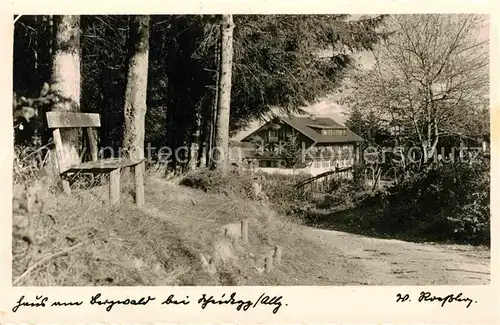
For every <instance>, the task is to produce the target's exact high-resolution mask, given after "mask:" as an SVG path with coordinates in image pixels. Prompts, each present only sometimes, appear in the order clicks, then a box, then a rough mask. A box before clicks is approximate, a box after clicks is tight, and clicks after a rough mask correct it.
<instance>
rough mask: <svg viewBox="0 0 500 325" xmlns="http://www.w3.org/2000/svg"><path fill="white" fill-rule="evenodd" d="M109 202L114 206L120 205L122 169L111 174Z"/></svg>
mask: <svg viewBox="0 0 500 325" xmlns="http://www.w3.org/2000/svg"><path fill="white" fill-rule="evenodd" d="M109 201H110V203H111V204H112V205H115V204H118V203H120V168H117V169H114V170H113V171H111V173H109Z"/></svg>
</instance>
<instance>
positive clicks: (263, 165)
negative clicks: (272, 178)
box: [240, 116, 363, 175]
mask: <svg viewBox="0 0 500 325" xmlns="http://www.w3.org/2000/svg"><path fill="white" fill-rule="evenodd" d="M361 141H363V139H362V138H361V137H360V136H358V135H356V134H355V133H353V132H352V131H350V130H349V129H348V128H346V127H345V126H343V125H341V124H339V123H337V122H335V121H334V120H332V119H330V118H327V117H315V116H278V117H275V118H273V119H272V120H271V121H269V122H267V123H265V124H264V125H262V126H261V127H259V128H258V129H257V130H255V131H254V132H252V133H251V134H249V135H247V136H246V137H244V138H243V139H242V140H241V145H240V148H244V149H243V151H242V152H244V155H243V156H244V157H242V158H244V159H245V160H246V161H247V162H250V163H251V164H253V167H254V169H257V170H262V171H264V172H275V173H283V174H292V173H297V172H304V173H307V174H311V175H317V174H320V173H322V172H325V171H328V170H332V169H334V168H344V167H350V166H352V165H353V164H354V163H355V160H356V147H357V146H358V144H359V142H361Z"/></svg>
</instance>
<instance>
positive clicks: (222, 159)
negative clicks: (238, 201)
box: [213, 15, 234, 172]
mask: <svg viewBox="0 0 500 325" xmlns="http://www.w3.org/2000/svg"><path fill="white" fill-rule="evenodd" d="M233 29H234V23H233V16H232V15H222V23H221V32H222V42H221V65H220V78H219V85H218V86H219V89H218V92H219V93H218V101H217V124H216V130H215V147H214V148H213V154H214V159H213V167H214V168H216V169H219V170H222V171H223V172H226V171H227V169H228V152H229V112H230V104H231V75H232V66H233Z"/></svg>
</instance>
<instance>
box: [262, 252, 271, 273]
mask: <svg viewBox="0 0 500 325" xmlns="http://www.w3.org/2000/svg"><path fill="white" fill-rule="evenodd" d="M264 263H265V265H264V268H265V270H266V273H269V272H271V271H272V270H273V257H272V256H266V258H265V259H264Z"/></svg>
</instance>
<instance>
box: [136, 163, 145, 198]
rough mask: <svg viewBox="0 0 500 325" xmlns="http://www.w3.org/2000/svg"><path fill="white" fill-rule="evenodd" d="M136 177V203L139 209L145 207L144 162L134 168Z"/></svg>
mask: <svg viewBox="0 0 500 325" xmlns="http://www.w3.org/2000/svg"><path fill="white" fill-rule="evenodd" d="M134 175H135V203H136V204H137V206H138V207H139V208H143V207H144V162H142V163H140V164H137V165H135V166H134Z"/></svg>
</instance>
